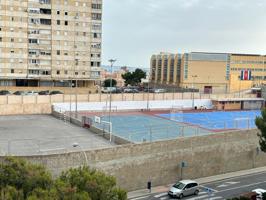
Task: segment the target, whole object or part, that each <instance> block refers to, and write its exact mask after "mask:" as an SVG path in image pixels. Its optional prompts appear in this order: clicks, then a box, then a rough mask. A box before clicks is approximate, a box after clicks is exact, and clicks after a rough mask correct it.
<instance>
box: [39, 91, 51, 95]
mask: <svg viewBox="0 0 266 200" xmlns="http://www.w3.org/2000/svg"><path fill="white" fill-rule="evenodd" d="M38 94H39V95H49V91H48V90H45V91H40V92H39V93H38Z"/></svg>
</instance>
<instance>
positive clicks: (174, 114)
mask: <svg viewBox="0 0 266 200" xmlns="http://www.w3.org/2000/svg"><path fill="white" fill-rule="evenodd" d="M183 109H184V108H183V106H172V108H171V110H170V119H171V120H173V121H177V122H183Z"/></svg>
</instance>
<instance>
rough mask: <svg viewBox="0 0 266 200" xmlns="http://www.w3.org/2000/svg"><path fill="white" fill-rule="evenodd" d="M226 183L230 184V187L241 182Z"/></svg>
mask: <svg viewBox="0 0 266 200" xmlns="http://www.w3.org/2000/svg"><path fill="white" fill-rule="evenodd" d="M225 183H228V184H230V185H235V184H238V183H240V182H233V181H230V182H225Z"/></svg>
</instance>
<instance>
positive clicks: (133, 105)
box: [53, 99, 212, 111]
mask: <svg viewBox="0 0 266 200" xmlns="http://www.w3.org/2000/svg"><path fill="white" fill-rule="evenodd" d="M192 105H194V106H197V107H198V108H199V107H201V106H203V107H204V108H207V109H211V108H212V102H211V100H210V99H195V100H194V103H193V100H189V99H184V100H164V101H158V100H156V101H153V100H151V101H149V102H148V101H113V102H112V109H113V110H114V109H117V110H119V111H122V110H124V111H127V110H146V109H152V110H156V109H160V110H161V109H171V108H172V107H173V106H175V107H182V109H191V108H192ZM53 106H54V109H55V110H57V111H60V110H63V111H70V110H71V109H72V110H73V108H75V104H74V103H72V105H71V107H70V104H69V103H54V104H53ZM108 106H109V102H107V103H106V102H88V103H78V105H77V110H78V111H103V110H104V109H107V110H108Z"/></svg>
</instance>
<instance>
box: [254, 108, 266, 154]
mask: <svg viewBox="0 0 266 200" xmlns="http://www.w3.org/2000/svg"><path fill="white" fill-rule="evenodd" d="M255 124H256V126H257V128H258V129H259V130H260V132H259V133H258V136H259V139H260V141H259V143H260V149H261V151H263V152H266V109H264V110H262V111H261V117H256V119H255Z"/></svg>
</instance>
